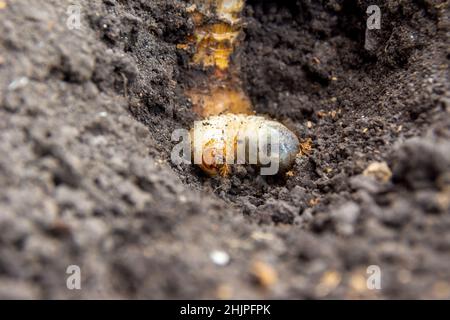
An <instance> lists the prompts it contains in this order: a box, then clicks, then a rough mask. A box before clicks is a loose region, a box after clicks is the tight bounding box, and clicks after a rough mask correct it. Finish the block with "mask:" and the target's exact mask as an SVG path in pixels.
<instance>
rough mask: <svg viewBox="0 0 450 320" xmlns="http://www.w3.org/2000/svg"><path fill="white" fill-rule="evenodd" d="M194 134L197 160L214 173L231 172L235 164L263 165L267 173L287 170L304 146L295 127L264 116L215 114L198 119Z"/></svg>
mask: <svg viewBox="0 0 450 320" xmlns="http://www.w3.org/2000/svg"><path fill="white" fill-rule="evenodd" d="M190 135H191V146H192V149H191V150H192V156H193V159H194V163H195V164H197V165H199V166H200V168H201V169H202V170H203V171H204V172H206V173H207V174H209V175H211V176H214V175H217V174H220V175H221V176H227V175H228V174H229V173H230V170H231V168H230V165H233V164H254V165H257V166H260V167H261V174H265V175H274V174H277V173H282V172H286V171H287V170H288V169H289V168H290V167H291V166H292V164H293V162H294V160H295V158H296V156H297V154H298V153H299V149H300V143H299V140H298V138H297V136H296V135H295V134H294V133H293V132H292V131H290V130H289V129H288V128H286V127H285V126H284V125H282V124H281V123H279V122H277V121H273V120H268V119H266V118H264V117H260V116H252V115H242V114H237V115H235V114H225V115H219V116H212V117H209V118H208V119H205V120H203V121H198V122H197V123H196V124H195V125H194V128H192V129H191V132H190Z"/></svg>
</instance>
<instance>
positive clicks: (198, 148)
mask: <svg viewBox="0 0 450 320" xmlns="http://www.w3.org/2000/svg"><path fill="white" fill-rule="evenodd" d="M191 146H192V158H193V160H194V163H195V164H197V165H198V166H199V167H200V168H201V169H202V170H203V171H204V172H205V173H206V174H208V175H210V176H216V175H218V174H220V175H222V176H225V175H227V174H228V166H227V164H226V154H225V149H226V148H225V144H224V141H223V137H222V136H221V135H220V134H219V133H217V132H216V131H215V130H213V128H211V126H210V125H209V124H208V123H207V122H205V121H203V122H202V123H201V125H200V126H195V127H194V128H193V129H192V130H191Z"/></svg>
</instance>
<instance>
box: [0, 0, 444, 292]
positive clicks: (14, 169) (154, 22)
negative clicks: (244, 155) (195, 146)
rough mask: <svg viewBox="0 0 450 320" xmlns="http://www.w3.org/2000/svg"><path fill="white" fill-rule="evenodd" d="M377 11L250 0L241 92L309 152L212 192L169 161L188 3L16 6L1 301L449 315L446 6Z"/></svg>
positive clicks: (0, 76) (3, 17) (214, 186)
mask: <svg viewBox="0 0 450 320" xmlns="http://www.w3.org/2000/svg"><path fill="white" fill-rule="evenodd" d="M375 2H376V3H372V1H365V0H363V1H357V0H323V1H308V0H297V1H288V0H285V1H256V0H251V1H247V4H246V8H245V14H244V15H245V17H244V20H245V39H244V41H243V42H242V44H241V46H240V48H239V49H238V52H237V53H236V55H235V57H234V59H235V61H236V63H239V65H240V68H241V78H242V81H243V86H244V89H245V90H246V92H247V93H248V95H249V96H250V98H251V99H252V102H253V104H254V107H255V109H256V110H257V112H258V113H259V114H263V115H267V116H269V117H271V118H274V119H277V120H279V121H281V122H283V123H284V124H285V125H287V126H289V127H290V128H291V129H292V130H293V131H294V132H296V134H297V135H298V136H299V138H300V139H301V140H302V141H303V143H304V144H305V149H304V150H305V151H306V152H305V153H304V154H303V155H302V156H301V157H298V159H297V161H296V164H295V166H294V168H293V170H292V171H291V172H289V173H288V175H286V176H285V177H284V176H283V177H260V176H258V175H257V174H256V173H255V170H254V169H253V168H240V169H238V170H236V172H234V174H233V175H232V176H230V177H229V178H210V177H206V176H205V175H204V174H202V172H201V171H199V169H197V168H194V167H193V166H190V165H179V166H176V165H174V164H173V163H171V161H170V152H171V150H172V148H173V146H174V145H175V142H173V141H171V134H172V132H173V130H174V129H177V128H185V129H188V128H189V127H190V126H191V125H192V122H193V121H194V120H196V117H195V115H194V114H193V113H192V105H191V103H190V102H189V101H188V99H187V98H186V96H185V94H184V88H186V87H187V86H192V81H195V79H194V78H192V77H187V76H186V74H187V73H188V72H186V71H187V70H189V58H190V57H189V53H188V52H185V51H183V50H179V49H177V46H176V45H177V44H179V43H183V42H184V41H185V39H186V37H187V36H189V35H190V34H191V33H192V32H193V23H192V21H191V19H190V17H189V14H188V13H187V11H186V8H187V7H189V6H190V3H189V2H185V1H179V0H154V1H144V0H103V1H100V0H97V1H90V0H77V1H69V0H42V1H29V0H14V1H12V0H2V1H0V30H2V32H1V33H0V119H1V121H0V135H1V139H0V152H1V157H0V187H1V189H0V297H1V298H83V299H87V298H286V299H298V298H450V86H449V58H450V50H449V49H448V48H449V43H450V41H449V38H448V37H449V21H450V20H449V10H448V4H445V1H438V0H436V1H435V0H426V1H394V0H387V1H375ZM71 4H79V5H80V7H81V28H80V29H71V28H69V25H70V24H69V25H68V24H67V22H73V21H72V20H71V19H70V18H71V17H70V16H69V15H68V13H69V14H70V13H71V12H73V11H71V10H72V9H74V8H73V7H70V5H71ZM371 4H378V5H379V7H380V9H381V14H382V18H381V29H380V30H366V19H367V17H368V15H367V14H366V9H367V7H368V6H369V5H371ZM68 10H69V11H68ZM68 19H69V20H68ZM308 146H310V147H311V150H310V151H308V148H307V147H308ZM382 161H385V162H387V165H388V167H389V168H390V170H392V177H391V178H389V172H387V171H386V168H385V167H381V169H375V172H376V171H377V170H378V179H375V178H373V177H372V176H371V175H370V173H367V171H364V170H365V169H366V168H367V167H368V166H369V165H370V164H371V163H372V162H382ZM372 168H373V167H372ZM383 168H384V169H383ZM372 171H374V170H372ZM364 172H366V173H365V174H364ZM216 251H219V252H222V253H221V254H218V253H217V252H216ZM223 253H225V255H224V254H223ZM224 256H225V258H224ZM227 258H229V259H227ZM227 260H229V261H227ZM69 265H77V266H79V267H80V268H81V286H82V287H81V290H69V289H68V288H67V286H66V279H67V277H68V276H69V275H68V274H67V273H66V270H67V267H68V266H69ZM370 265H376V266H378V267H379V268H380V271H381V289H379V290H370V289H369V288H368V287H367V286H366V280H367V278H368V276H369V274H368V273H367V268H368V266H370Z"/></svg>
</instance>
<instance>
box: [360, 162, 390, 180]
mask: <svg viewBox="0 0 450 320" xmlns="http://www.w3.org/2000/svg"><path fill="white" fill-rule="evenodd" d="M363 175H365V176H366V177H373V178H375V179H376V180H378V181H380V182H388V181H389V180H390V179H391V177H392V172H391V169H389V166H388V165H387V163H386V162H372V163H371V164H369V166H368V167H367V168H366V169H365V170H364V172H363Z"/></svg>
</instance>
